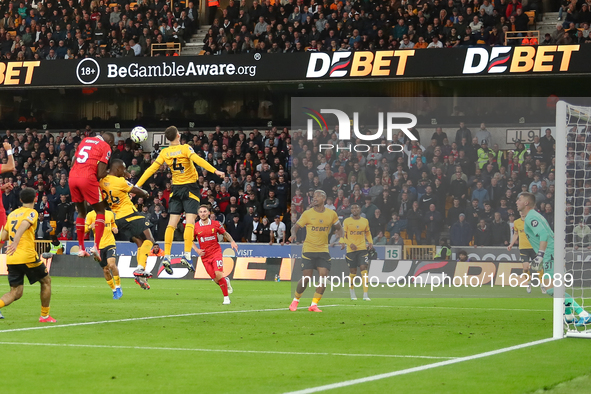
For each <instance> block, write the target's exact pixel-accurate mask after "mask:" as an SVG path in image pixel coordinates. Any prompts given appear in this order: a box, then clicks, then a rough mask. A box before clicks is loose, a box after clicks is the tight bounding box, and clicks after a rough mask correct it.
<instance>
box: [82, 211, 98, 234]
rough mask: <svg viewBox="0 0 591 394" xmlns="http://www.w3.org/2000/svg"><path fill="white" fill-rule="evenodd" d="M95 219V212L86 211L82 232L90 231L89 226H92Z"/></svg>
mask: <svg viewBox="0 0 591 394" xmlns="http://www.w3.org/2000/svg"><path fill="white" fill-rule="evenodd" d="M95 220H96V212H95V211H92V212H88V214H87V215H86V221H85V222H84V232H85V233H87V232H89V231H90V226H92V224H93V223H94V222H95Z"/></svg>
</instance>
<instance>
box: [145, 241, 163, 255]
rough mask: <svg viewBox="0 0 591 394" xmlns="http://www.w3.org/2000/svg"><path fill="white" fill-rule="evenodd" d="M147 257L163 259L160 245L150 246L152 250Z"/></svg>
mask: <svg viewBox="0 0 591 394" xmlns="http://www.w3.org/2000/svg"><path fill="white" fill-rule="evenodd" d="M148 256H156V257H163V256H164V250H162V249H160V245H158V244H154V246H152V250H150V253H148Z"/></svg>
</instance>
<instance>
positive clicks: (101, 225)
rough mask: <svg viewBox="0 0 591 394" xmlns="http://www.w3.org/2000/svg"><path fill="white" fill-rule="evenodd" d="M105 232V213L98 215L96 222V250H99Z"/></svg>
mask: <svg viewBox="0 0 591 394" xmlns="http://www.w3.org/2000/svg"><path fill="white" fill-rule="evenodd" d="M104 231H105V214H104V213H97V214H96V221H95V222H94V246H95V248H96V250H99V245H100V244H101V238H102V237H103V232H104Z"/></svg>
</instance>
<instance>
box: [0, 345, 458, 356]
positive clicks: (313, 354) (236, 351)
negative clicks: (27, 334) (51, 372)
mask: <svg viewBox="0 0 591 394" xmlns="http://www.w3.org/2000/svg"><path fill="white" fill-rule="evenodd" d="M0 345H19V346H20V345H23V346H58V347H83V348H98V349H130V350H174V351H185V352H211V353H218V352H219V353H254V354H284V355H294V356H345V357H385V358H425V359H445V360H449V359H453V358H455V357H437V356H412V355H400V354H354V353H328V352H321V353H314V352H280V351H272V350H269V351H267V350H238V349H185V348H175V347H152V346H119V345H84V344H72V343H33V342H0Z"/></svg>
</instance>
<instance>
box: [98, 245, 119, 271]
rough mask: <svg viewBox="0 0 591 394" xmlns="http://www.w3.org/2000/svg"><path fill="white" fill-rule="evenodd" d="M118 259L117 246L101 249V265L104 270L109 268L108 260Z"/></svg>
mask: <svg viewBox="0 0 591 394" xmlns="http://www.w3.org/2000/svg"><path fill="white" fill-rule="evenodd" d="M116 257H117V248H116V247H115V245H109V246H107V247H105V248H102V249H101V261H99V264H100V266H101V267H102V268H105V267H106V266H107V263H108V260H109V259H114V258H116Z"/></svg>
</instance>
